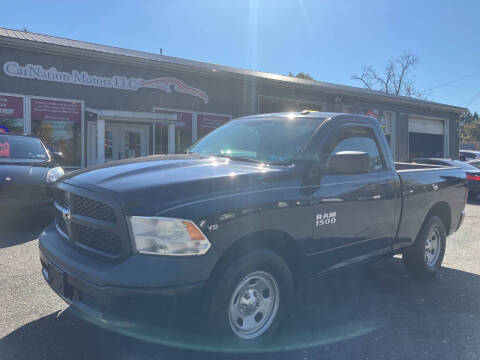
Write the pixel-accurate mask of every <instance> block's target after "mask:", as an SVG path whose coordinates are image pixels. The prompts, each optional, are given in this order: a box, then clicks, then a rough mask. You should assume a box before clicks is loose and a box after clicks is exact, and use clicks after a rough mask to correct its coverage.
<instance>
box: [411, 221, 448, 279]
mask: <svg viewBox="0 0 480 360" xmlns="http://www.w3.org/2000/svg"><path fill="white" fill-rule="evenodd" d="M431 231H434V233H432V232H431ZM429 237H430V238H431V239H434V238H435V237H438V240H439V241H438V244H439V246H440V248H439V249H438V255H436V258H434V259H432V262H430V263H429V261H428V260H427V256H431V253H430V251H427V247H428V246H427V242H428V240H427V239H428V238H429ZM446 240H447V232H446V229H445V224H444V223H443V221H442V219H440V218H439V217H438V216H432V217H431V218H429V219H428V220H427V221H425V223H424V224H423V226H422V229H421V230H420V232H419V234H418V236H417V239H416V241H415V243H414V244H413V245H412V246H410V247H408V248H406V249H405V250H404V252H403V255H402V260H403V264H404V265H405V268H406V269H407V272H408V274H409V276H410V277H412V278H418V279H430V278H432V277H434V276H435V274H436V273H437V271H438V270H439V269H440V267H441V266H442V261H443V257H444V256H445V248H446ZM435 254H437V253H435Z"/></svg>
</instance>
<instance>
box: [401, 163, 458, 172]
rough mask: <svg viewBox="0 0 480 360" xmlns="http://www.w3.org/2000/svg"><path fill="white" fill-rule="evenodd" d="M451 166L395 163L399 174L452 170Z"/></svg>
mask: <svg viewBox="0 0 480 360" xmlns="http://www.w3.org/2000/svg"><path fill="white" fill-rule="evenodd" d="M450 168H451V167H450V166H441V165H430V164H416V163H404V162H395V169H396V170H397V171H398V172H404V171H418V170H422V171H423V170H438V169H450Z"/></svg>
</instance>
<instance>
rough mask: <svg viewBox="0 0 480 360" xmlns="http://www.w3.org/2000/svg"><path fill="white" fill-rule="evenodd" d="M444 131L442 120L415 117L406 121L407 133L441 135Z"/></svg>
mask: <svg viewBox="0 0 480 360" xmlns="http://www.w3.org/2000/svg"><path fill="white" fill-rule="evenodd" d="M444 131H445V128H444V122H443V121H442V120H434V119H424V118H417V117H409V119H408V132H414V133H421V134H432V135H443V133H444Z"/></svg>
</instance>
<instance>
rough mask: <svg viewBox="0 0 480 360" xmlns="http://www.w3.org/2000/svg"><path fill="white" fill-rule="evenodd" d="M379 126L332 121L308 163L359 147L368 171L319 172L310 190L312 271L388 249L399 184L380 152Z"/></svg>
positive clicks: (329, 267)
mask: <svg viewBox="0 0 480 360" xmlns="http://www.w3.org/2000/svg"><path fill="white" fill-rule="evenodd" d="M378 132H379V130H378V129H376V128H375V127H373V126H371V125H370V124H369V123H368V122H365V123H357V122H355V123H348V122H342V123H340V124H338V125H337V126H336V127H335V128H334V129H333V131H331V132H330V134H329V136H328V138H327V139H326V140H325V141H324V142H323V143H322V145H321V146H320V148H319V150H318V152H317V153H316V154H315V155H314V159H313V161H318V162H319V163H323V164H324V163H326V161H327V159H328V157H329V156H330V155H332V154H335V153H337V152H340V151H363V152H366V153H367V154H368V155H369V157H370V169H369V172H368V173H363V174H350V175H336V174H329V173H328V171H327V172H325V173H323V174H322V175H321V176H320V177H319V180H318V183H317V184H316V187H315V191H314V193H313V210H314V219H313V220H314V224H313V237H312V243H311V244H310V246H308V249H307V253H309V259H310V261H311V262H312V263H313V264H314V265H315V266H316V267H317V271H322V270H326V269H331V268H335V267H341V266H343V265H348V264H351V263H356V262H360V261H363V260H366V259H367V258H369V257H373V256H376V255H381V254H382V253H386V252H388V251H390V249H391V246H392V243H393V240H394V236H395V231H396V228H395V215H396V209H397V206H399V203H398V200H399V199H400V193H399V191H400V187H399V181H398V175H397V174H396V173H395V172H394V170H393V169H392V168H391V164H390V162H391V161H387V157H386V156H385V155H384V154H383V152H382V148H384V147H382V146H380V145H381V143H380V142H379V137H378V136H379V134H378Z"/></svg>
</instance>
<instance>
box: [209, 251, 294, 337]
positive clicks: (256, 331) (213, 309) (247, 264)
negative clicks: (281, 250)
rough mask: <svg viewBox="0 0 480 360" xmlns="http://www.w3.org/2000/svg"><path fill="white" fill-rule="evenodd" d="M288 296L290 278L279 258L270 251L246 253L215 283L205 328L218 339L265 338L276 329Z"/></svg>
mask: <svg viewBox="0 0 480 360" xmlns="http://www.w3.org/2000/svg"><path fill="white" fill-rule="evenodd" d="M292 294H293V280H292V276H291V273H290V270H289V268H288V265H287V264H286V263H285V261H284V260H283V258H282V257H281V256H280V255H278V254H276V253H275V252H273V251H270V250H254V251H251V252H248V253H247V254H245V255H243V256H241V257H240V258H238V259H237V260H236V261H234V262H232V263H231V264H230V265H229V266H228V267H227V269H226V270H225V271H224V272H223V275H222V276H221V277H220V279H219V280H218V282H217V284H216V286H215V290H214V293H213V296H212V299H211V302H210V309H209V319H208V320H209V326H210V327H211V328H212V329H213V330H215V331H216V332H218V333H220V335H222V336H225V335H226V336H227V337H236V338H240V339H243V340H253V339H257V338H260V337H262V338H265V337H266V336H269V335H271V334H273V333H274V332H275V331H276V330H277V328H278V327H279V325H280V323H281V320H282V318H283V316H284V315H285V312H286V308H287V304H288V303H289V302H290V299H291V297H292Z"/></svg>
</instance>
